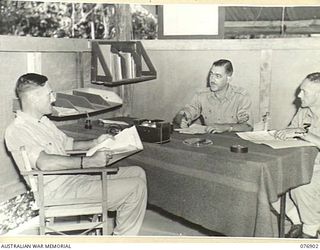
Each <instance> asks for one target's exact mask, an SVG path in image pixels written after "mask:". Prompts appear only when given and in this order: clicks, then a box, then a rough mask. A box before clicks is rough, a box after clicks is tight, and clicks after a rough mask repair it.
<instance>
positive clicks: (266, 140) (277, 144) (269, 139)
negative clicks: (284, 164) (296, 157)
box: [237, 130, 314, 149]
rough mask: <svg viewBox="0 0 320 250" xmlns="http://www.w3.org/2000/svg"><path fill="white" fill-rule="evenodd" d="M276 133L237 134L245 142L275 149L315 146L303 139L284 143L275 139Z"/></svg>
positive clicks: (292, 139) (289, 140) (293, 139)
mask: <svg viewBox="0 0 320 250" xmlns="http://www.w3.org/2000/svg"><path fill="white" fill-rule="evenodd" d="M274 133H275V130H272V131H254V132H239V133H237V135H238V136H240V138H242V139H244V140H248V141H251V142H254V143H257V144H266V145H268V146H270V147H272V148H275V149H278V148H293V147H305V146H314V145H313V144H312V143H310V142H307V141H304V140H301V139H296V138H290V139H287V140H284V141H283V140H280V139H275V138H274Z"/></svg>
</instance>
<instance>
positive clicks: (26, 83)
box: [16, 73, 48, 97]
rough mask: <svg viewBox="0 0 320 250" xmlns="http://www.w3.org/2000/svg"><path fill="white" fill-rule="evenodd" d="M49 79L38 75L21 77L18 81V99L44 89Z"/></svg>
mask: <svg viewBox="0 0 320 250" xmlns="http://www.w3.org/2000/svg"><path fill="white" fill-rule="evenodd" d="M47 81H48V78H47V77H46V76H44V75H40V74H36V73H27V74H24V75H22V76H20V77H19V78H18V80H17V85H16V93H17V96H18V97H21V95H22V94H24V93H25V92H28V91H30V90H33V89H36V88H38V87H42V86H44V85H45V84H46V82H47Z"/></svg>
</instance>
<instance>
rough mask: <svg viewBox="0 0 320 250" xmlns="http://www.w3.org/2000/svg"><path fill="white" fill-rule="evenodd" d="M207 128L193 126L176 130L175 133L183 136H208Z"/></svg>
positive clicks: (197, 125)
mask: <svg viewBox="0 0 320 250" xmlns="http://www.w3.org/2000/svg"><path fill="white" fill-rule="evenodd" d="M206 128H207V127H206V126H202V125H199V124H192V125H191V126H190V127H188V128H176V129H175V130H174V131H178V132H179V133H183V134H193V135H194V134H206V133H207V131H206Z"/></svg>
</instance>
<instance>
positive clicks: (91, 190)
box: [45, 166, 147, 235]
mask: <svg viewBox="0 0 320 250" xmlns="http://www.w3.org/2000/svg"><path fill="white" fill-rule="evenodd" d="M57 178H65V180H63V181H62V180H61V179H60V180H58V179H57V183H59V185H58V186H56V185H55V181H50V183H47V184H46V185H45V199H68V198H71V199H75V198H79V199H89V200H101V195H102V188H101V179H100V176H96V175H75V176H57ZM61 183H63V184H61ZM146 183H147V181H146V175H145V172H144V170H143V169H142V168H140V167H138V166H130V167H120V168H119V171H118V173H117V174H114V175H108V177H107V189H108V192H107V201H108V210H109V211H116V226H115V228H114V231H113V234H114V235H138V233H139V230H140V228H141V225H142V222H143V219H144V215H145V211H146V206H147V185H146Z"/></svg>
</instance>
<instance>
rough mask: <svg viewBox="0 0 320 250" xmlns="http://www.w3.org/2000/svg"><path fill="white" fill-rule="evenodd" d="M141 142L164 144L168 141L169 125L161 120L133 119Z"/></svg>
mask: <svg viewBox="0 0 320 250" xmlns="http://www.w3.org/2000/svg"><path fill="white" fill-rule="evenodd" d="M133 124H134V125H135V126H136V128H137V130H138V133H139V136H140V138H141V140H142V141H145V142H154V143H165V142H168V141H170V133H171V125H170V123H169V122H165V121H163V120H147V119H134V120H133Z"/></svg>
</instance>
